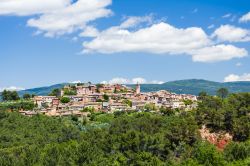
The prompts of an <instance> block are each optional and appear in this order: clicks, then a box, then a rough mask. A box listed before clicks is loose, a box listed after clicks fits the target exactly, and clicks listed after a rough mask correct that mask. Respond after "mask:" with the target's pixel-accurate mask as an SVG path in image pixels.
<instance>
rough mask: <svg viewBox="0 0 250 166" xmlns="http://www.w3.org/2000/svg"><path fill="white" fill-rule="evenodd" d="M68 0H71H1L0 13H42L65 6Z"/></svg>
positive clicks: (18, 14) (27, 14) (23, 14)
mask: <svg viewBox="0 0 250 166" xmlns="http://www.w3.org/2000/svg"><path fill="white" fill-rule="evenodd" d="M70 2H71V0H1V1H0V15H17V16H29V15H34V14H43V13H48V12H50V11H53V10H59V9H62V8H65V7H66V6H68V5H70Z"/></svg>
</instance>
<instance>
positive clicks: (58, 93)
mask: <svg viewBox="0 0 250 166" xmlns="http://www.w3.org/2000/svg"><path fill="white" fill-rule="evenodd" d="M60 93H61V91H60V89H58V88H57V89H53V90H52V91H51V92H50V93H49V96H56V97H60Z"/></svg>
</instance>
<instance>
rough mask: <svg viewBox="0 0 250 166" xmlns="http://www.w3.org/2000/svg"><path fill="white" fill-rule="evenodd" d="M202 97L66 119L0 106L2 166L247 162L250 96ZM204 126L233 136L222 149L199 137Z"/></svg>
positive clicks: (195, 165) (171, 165)
mask: <svg viewBox="0 0 250 166" xmlns="http://www.w3.org/2000/svg"><path fill="white" fill-rule="evenodd" d="M200 100H201V101H200V102H199V104H198V108H197V109H195V110H192V111H188V112H187V111H182V110H168V109H161V110H160V111H159V112H150V111H149V112H134V111H131V112H115V113H113V114H107V113H92V114H91V115H90V116H89V117H76V116H71V117H61V118H60V117H57V118H53V117H47V116H44V115H36V116H33V117H26V116H23V115H21V114H19V113H17V112H15V111H12V112H10V111H6V110H7V109H6V107H8V106H6V105H5V106H2V107H0V110H1V111H0V133H1V134H0V165H1V166H31V165H36V166H40V165H50V166H54V165H58V166H64V165H65V166H69V165H73V166H74V165H93V166H95V165H96V166H107V165H111V166H112V165H114V166H119V165H134V166H141V165H143V166H145V165H146V166H147V165H149V166H151V165H153V166H154V165H155V166H161V165H166V166H167V165H169V166H181V165H184V166H202V165H205V166H224V165H225V166H233V165H236V166H247V165H250V93H238V94H230V95H229V96H227V97H225V96H220V97H216V96H209V95H207V94H206V93H203V94H202V95H200ZM22 104H23V103H19V105H17V106H16V107H17V108H19V107H20V105H21V106H22ZM27 105H28V107H33V106H32V105H29V104H25V107H26V106H27ZM16 107H15V108H16ZM22 107H23V106H22ZM14 110H15V109H14ZM202 126H206V127H207V128H208V129H209V130H210V131H211V132H215V133H219V132H225V133H229V134H230V135H232V140H231V141H230V143H229V144H227V145H226V147H225V148H224V149H223V150H219V149H218V148H217V147H216V146H215V145H213V144H211V143H209V142H208V141H206V140H204V139H202V138H201V136H200V133H199V129H201V128H202Z"/></svg>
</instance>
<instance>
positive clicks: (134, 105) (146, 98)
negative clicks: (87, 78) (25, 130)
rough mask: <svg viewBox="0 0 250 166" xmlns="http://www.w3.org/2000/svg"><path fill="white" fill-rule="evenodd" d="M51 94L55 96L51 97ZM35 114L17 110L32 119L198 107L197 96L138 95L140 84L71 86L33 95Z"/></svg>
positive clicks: (171, 94) (169, 94)
mask: <svg viewBox="0 0 250 166" xmlns="http://www.w3.org/2000/svg"><path fill="white" fill-rule="evenodd" d="M53 95H54V96H53ZM33 100H34V103H35V104H36V106H37V108H36V111H22V110H21V111H19V112H20V113H22V114H23V115H27V116H32V115H34V114H37V113H42V114H45V115H48V116H69V115H77V116H82V115H83V114H84V115H87V114H89V113H90V112H107V113H113V112H115V111H157V110H159V108H168V109H185V110H191V109H193V108H196V106H197V97H196V96H194V95H188V94H175V93H170V92H168V91H165V90H161V91H158V92H148V93H143V92H141V88H140V84H137V85H136V87H135V88H130V87H127V86H125V85H120V84H114V85H109V84H97V85H93V84H90V83H87V84H83V83H79V84H74V85H72V84H70V85H66V86H64V88H62V89H58V90H57V91H56V92H55V93H52V95H50V96H34V98H33Z"/></svg>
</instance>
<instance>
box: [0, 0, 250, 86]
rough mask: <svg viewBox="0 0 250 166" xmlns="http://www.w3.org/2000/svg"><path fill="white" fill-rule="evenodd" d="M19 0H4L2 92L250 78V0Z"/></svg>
mask: <svg viewBox="0 0 250 166" xmlns="http://www.w3.org/2000/svg"><path fill="white" fill-rule="evenodd" d="M15 1H16V5H15V3H12V4H8V1H6V2H4V1H3V2H0V25H1V26H0V50H1V51H0V66H1V70H0V90H1V89H3V88H9V87H11V86H13V87H12V88H13V89H14V88H15V87H22V88H31V87H38V86H44V85H51V84H54V83H61V82H72V81H78V80H79V81H83V82H84V81H92V82H95V83H97V82H102V81H107V82H121V83H132V82H138V81H139V82H142V83H161V82H166V81H171V80H180V79H190V78H201V79H207V80H212V81H220V82H223V81H249V80H250V65H249V64H250V58H249V52H250V44H249V43H250V14H249V15H248V12H250V2H249V1H246V0H238V1H237V3H236V2H235V0H206V1H200V0H178V1H176V0H147V1H134V0H125V1H124V0H113V1H111V0H78V1H74V2H70V0H55V1H54V2H55V3H54V4H51V1H49V0H43V1H42V0H24V1H22V2H21V5H20V0H14V2H15ZM32 1H33V2H34V1H36V3H34V4H33V3H32ZM85 4H87V5H85ZM88 5H89V6H88ZM68 10H73V12H68ZM64 17H65V18H64Z"/></svg>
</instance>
